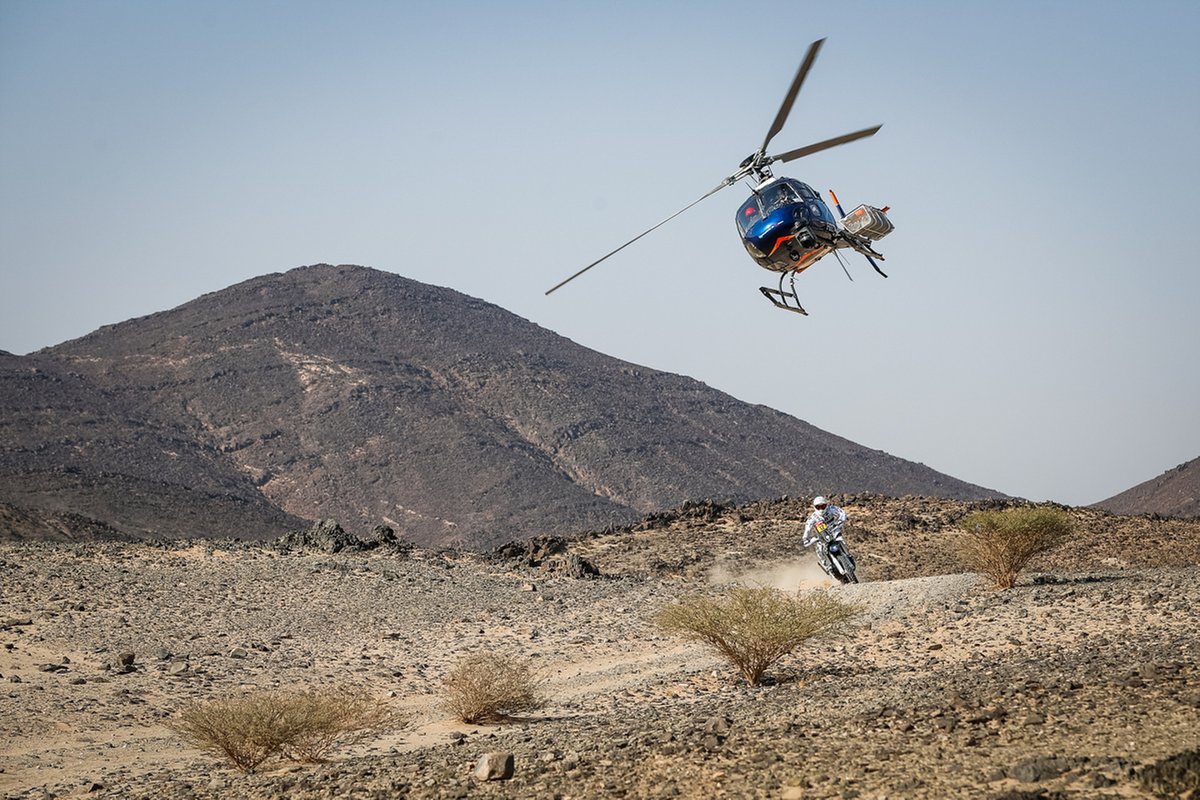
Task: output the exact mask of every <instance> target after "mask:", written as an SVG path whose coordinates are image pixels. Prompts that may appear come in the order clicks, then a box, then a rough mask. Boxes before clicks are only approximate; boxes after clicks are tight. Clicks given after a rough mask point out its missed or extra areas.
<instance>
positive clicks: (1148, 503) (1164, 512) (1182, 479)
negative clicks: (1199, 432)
mask: <svg viewBox="0 0 1200 800" xmlns="http://www.w3.org/2000/svg"><path fill="white" fill-rule="evenodd" d="M1095 507H1096V508H1102V509H1104V510H1106V511H1112V512H1114V513H1116V514H1159V515H1160V516H1164V517H1200V458H1193V459H1192V460H1191V461H1188V462H1187V463H1184V464H1180V465H1179V466H1177V467H1175V468H1174V469H1169V470H1167V471H1166V472H1164V473H1163V474H1162V475H1159V476H1158V477H1157V478H1151V479H1150V480H1148V481H1146V482H1145V483H1139V484H1138V485H1137V486H1134V487H1133V488H1131V489H1126V490H1125V491H1123V492H1121V493H1120V494H1117V495H1113V496H1112V497H1110V498H1108V499H1107V500H1101V501H1100V502H1099V503H1096V504H1095Z"/></svg>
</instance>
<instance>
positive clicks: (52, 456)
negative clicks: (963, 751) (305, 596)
mask: <svg viewBox="0 0 1200 800" xmlns="http://www.w3.org/2000/svg"><path fill="white" fill-rule="evenodd" d="M829 486H838V487H843V488H845V489H847V490H854V491H874V492H880V493H885V494H891V495H904V494H930V495H936V496H940V497H954V498H981V497H997V496H1000V495H999V493H997V492H994V491H990V490H988V489H986V488H983V487H979V486H974V485H972V484H970V483H967V482H965V481H962V480H958V479H956V478H953V477H950V476H948V475H944V474H941V473H939V472H937V471H935V470H933V469H930V468H929V467H926V466H924V465H922V464H917V463H914V462H912V461H906V460H904V459H902V458H897V457H896V456H893V455H889V454H888V453H884V452H881V451H879V450H872V449H870V448H869V447H864V446H862V445H859V444H856V443H854V442H851V441H848V440H846V439H843V438H841V437H839V436H836V435H834V434H832V433H829V432H826V431H823V430H820V429H818V428H816V427H814V426H812V425H810V424H808V423H806V422H805V421H803V420H801V419H797V418H795V417H791V416H788V415H786V414H782V413H780V412H778V411H774V410H772V409H769V408H766V407H764V406H759V405H753V404H750V403H745V402H742V401H740V400H738V399H736V398H734V397H731V396H729V395H727V394H724V393H722V392H719V391H717V390H715V389H713V388H711V387H709V386H706V385H704V384H703V383H700V382H699V381H696V380H693V379H691V378H687V377H685V376H681V375H672V374H670V373H665V372H660V371H657V370H653V369H648V368H645V367H641V366H638V365H636V364H630V363H628V362H625V361H621V360H619V359H615V358H611V357H609V356H605V355H603V354H601V353H597V352H595V351H593V350H589V349H587V348H585V347H581V346H579V345H577V344H575V343H574V342H571V341H569V340H567V339H564V338H563V337H561V336H558V335H556V334H554V333H552V332H550V331H548V330H545V329H543V328H541V327H539V326H537V325H534V324H533V323H531V322H529V321H527V320H524V319H521V318H520V317H517V316H516V315H514V314H511V313H509V312H507V311H505V310H504V309H502V308H499V307H497V306H494V305H492V304H490V303H486V302H483V301H482V300H478V299H475V298H472V297H468V296H466V295H463V294H460V293H458V292H454V291H451V290H449V289H443V288H439V287H436V286H429V285H426V284H423V283H418V282H416V281H411V280H408V279H405V278H402V277H400V276H398V275H393V274H390V273H386V272H380V271H378V270H372V269H367V268H365V267H355V266H337V267H335V266H330V265H327V264H325V265H316V266H312V267H302V268H298V269H294V270H291V271H289V272H286V273H282V274H272V275H264V276H262V277H260V278H255V279H253V280H250V281H246V282H244V283H241V284H238V285H236V286H231V287H229V288H227V289H223V290H221V291H219V292H214V293H211V294H207V295H204V296H203V297H200V298H197V299H196V300H193V301H191V302H189V303H186V304H184V305H182V306H180V307H178V308H175V309H172V310H170V311H164V312H161V313H158V314H153V315H150V316H147V317H142V318H140V319H135V320H129V321H127V322H123V323H120V324H117V325H111V326H106V327H104V328H101V329H99V330H97V331H95V332H93V333H91V334H89V335H87V336H84V337H82V338H80V339H76V340H73V341H70V342H65V343H63V344H60V345H57V346H55V347H51V348H47V349H44V350H41V351H38V352H37V353H34V354H31V355H29V356H14V355H11V354H0V503H2V504H7V505H8V506H10V507H11V509H12V511H11V513H10V518H9V523H10V524H9V525H5V526H0V538H8V539H15V538H26V539H29V538H44V537H45V536H47V535H48V533H49V534H53V535H56V536H57V538H64V539H70V538H80V533H79V528H78V526H72V525H69V524H66V523H67V522H68V521H69V520H70V519H74V520H76V521H78V522H80V523H82V526H83V527H84V528H85V529H86V530H88V531H92V532H94V531H97V530H109V531H113V532H115V533H116V534H117V535H123V536H138V537H154V538H165V539H172V538H197V537H206V536H207V537H241V538H243V539H245V538H257V539H270V538H275V537H277V536H279V535H281V534H283V533H285V532H286V531H288V530H292V529H294V528H296V527H297V526H298V525H299V524H300V523H299V520H300V519H303V520H309V521H311V520H316V519H321V518H324V517H330V516H331V517H335V518H337V519H340V520H342V521H343V522H344V523H346V524H347V525H353V526H355V527H360V528H361V527H370V526H373V525H376V524H386V525H389V526H390V527H392V528H393V529H395V530H396V532H397V533H398V534H399V535H400V536H401V538H404V539H406V540H408V541H411V542H414V543H417V544H420V545H422V546H427V547H440V546H455V547H461V548H465V549H479V550H486V549H488V548H490V547H493V546H495V545H498V544H501V543H503V542H504V541H506V540H507V539H509V538H513V537H515V536H525V535H535V534H539V533H545V532H555V533H560V534H574V533H578V532H581V531H586V530H593V529H599V528H604V527H607V526H610V525H625V524H629V523H632V522H635V521H637V520H638V519H639V518H640V517H641V516H642V515H643V514H645V513H648V512H650V511H654V510H657V509H661V508H668V507H671V506H675V505H678V504H680V503H682V502H684V501H686V500H696V499H701V498H705V497H717V498H721V499H725V500H737V501H741V502H744V501H748V500H752V499H755V498H760V497H771V496H777V495H779V494H782V493H785V492H787V493H793V494H800V493H813V492H817V491H825V490H826V488H827V487H829ZM65 515H74V516H73V517H67V516H65Z"/></svg>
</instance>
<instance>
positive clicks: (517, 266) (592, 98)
mask: <svg viewBox="0 0 1200 800" xmlns="http://www.w3.org/2000/svg"><path fill="white" fill-rule="evenodd" d="M820 37H828V41H827V42H826V45H825V48H824V50H823V52H822V54H821V57H820V59H819V60H818V62H817V64H816V67H815V69H814V70H813V72H812V73H811V74H810V76H809V79H808V82H807V84H806V85H805V88H804V91H803V93H802V94H801V96H800V99H799V101H798V102H797V105H796V108H795V110H794V111H793V113H792V116H791V119H790V120H789V121H788V124H787V126H786V127H785V128H784V130H783V131H782V133H780V134H779V135H778V136H777V137H776V138H775V140H774V142H773V145H774V147H773V148H772V149H773V150H776V151H779V150H786V149H791V148H794V147H798V146H800V145H804V144H808V143H810V142H813V141H817V140H820V139H824V138H827V137H830V136H835V135H838V134H841V133H845V132H849V131H852V130H857V129H859V128H863V127H867V126H869V125H873V124H877V123H883V125H884V127H883V130H882V131H881V132H880V133H879V135H877V136H875V137H874V138H873V139H868V140H865V141H862V142H857V143H854V144H851V145H848V146H846V147H843V148H839V149H835V150H831V151H828V152H826V153H822V154H819V155H816V156H813V157H811V158H808V159H804V160H801V161H797V162H793V163H792V164H790V165H787V168H786V169H777V173H783V174H789V175H793V176H795V177H799V178H801V179H803V180H805V181H807V182H809V183H811V184H812V185H813V186H814V187H815V188H816V189H818V190H819V191H822V192H824V191H827V190H828V189H830V188H834V189H835V190H836V191H837V192H838V195H839V197H840V198H841V199H842V201H843V204H845V205H846V206H847V207H850V206H853V205H856V204H858V203H860V202H870V203H873V204H875V205H889V206H891V208H892V212H891V215H892V218H893V221H894V222H895V223H896V225H897V230H896V232H895V233H893V234H892V235H891V236H890V237H888V238H887V239H885V240H884V241H883V242H881V249H882V250H883V252H884V253H885V254H886V255H887V262H886V264H885V265H884V268H885V271H886V272H888V274H889V275H890V276H891V277H890V278H889V279H887V280H884V279H882V278H880V277H878V276H877V275H875V274H874V273H873V272H872V271H871V270H870V268H869V267H868V266H867V265H866V264H865V263H863V262H862V261H861V260H854V261H852V263H851V271H852V274H853V275H854V278H855V281H854V282H853V283H850V282H849V281H847V280H846V277H845V276H844V275H843V273H842V270H841V269H840V268H839V267H838V265H837V262H836V261H834V260H833V259H832V258H829V259H826V260H824V261H822V262H821V263H820V264H819V265H817V266H816V267H814V268H813V269H811V270H809V271H808V272H807V273H805V274H804V275H803V276H802V277H801V278H800V279H799V280H798V282H797V285H798V287H799V290H800V293H801V297H802V299H803V301H804V304H805V306H806V307H807V308H808V309H809V311H810V313H811V316H810V317H808V318H801V317H799V316H797V315H793V314H787V313H785V312H779V311H776V310H774V309H772V308H771V307H770V306H769V305H768V304H767V303H766V301H765V300H764V299H763V298H762V297H761V296H760V295H759V293H758V287H759V286H762V285H773V284H774V276H773V275H772V274H770V273H768V272H766V271H764V270H761V269H759V268H758V267H756V266H755V265H754V264H753V263H752V262H751V261H750V260H749V258H747V256H746V255H745V253H744V251H743V250H742V248H741V245H740V244H739V242H738V239H737V236H736V234H735V232H734V227H733V212H734V210H735V209H736V208H737V206H738V204H739V203H740V202H741V201H742V200H743V199H744V197H745V195H746V192H745V191H744V188H743V187H741V186H736V187H732V188H730V189H726V190H725V191H724V192H722V193H719V194H717V195H715V196H714V197H712V198H709V199H708V200H706V201H705V202H704V203H702V204H701V205H699V206H697V207H696V208H695V209H693V210H691V211H690V212H688V214H686V215H684V216H682V217H680V218H679V219H677V220H675V221H673V222H671V223H670V224H669V225H667V226H665V227H663V228H661V229H660V230H658V231H656V232H655V233H654V234H652V235H651V236H649V237H647V238H646V239H644V240H642V241H641V242H639V243H637V244H636V245H634V246H633V247H630V248H629V249H627V250H625V251H623V252H622V253H621V254H620V255H618V256H616V257H614V258H613V259H610V260H609V261H608V262H606V263H605V264H604V265H602V266H600V267H598V268H596V269H594V270H592V271H591V272H589V273H588V274H587V275H586V276H584V277H582V278H580V279H578V280H577V281H575V282H574V283H572V284H570V285H569V286H567V287H565V288H564V289H562V290H561V291H559V292H557V293H555V294H554V295H552V296H550V297H545V296H543V294H542V293H543V292H544V291H545V289H547V288H548V287H550V286H551V285H553V284H554V283H556V282H557V281H558V280H560V279H561V278H563V277H565V276H566V275H569V274H570V273H572V272H574V271H575V270H577V269H579V268H580V267H582V266H583V265H585V264H587V263H588V262H590V261H592V260H593V259H594V258H596V257H598V256H599V255H601V254H603V253H604V252H607V251H608V250H609V249H611V248H612V247H615V246H616V245H618V244H620V243H621V242H622V241H624V240H626V239H628V238H629V237H631V236H633V235H634V234H636V233H638V232H639V231H641V230H643V229H644V228H646V227H649V226H650V225H651V224H653V223H654V222H656V221H658V220H659V219H661V218H663V217H665V216H666V215H668V214H670V213H671V212H673V211H675V210H677V209H679V208H681V207H682V206H684V205H686V204H687V203H689V202H691V201H692V200H693V199H695V198H696V197H699V196H700V195H701V194H703V193H704V192H705V191H707V190H708V189H710V188H712V187H713V186H715V185H716V184H717V183H718V182H719V181H720V180H721V179H722V178H724V177H725V176H726V175H728V174H729V173H730V172H732V171H733V170H734V169H735V168H736V166H737V165H738V163H739V162H740V161H741V160H742V159H743V158H744V157H745V156H746V155H747V154H749V153H750V152H751V151H752V150H753V149H755V148H756V147H757V146H758V144H759V143H760V142H761V141H762V137H763V135H764V134H765V133H766V129H767V127H768V126H769V125H770V122H771V120H772V118H773V117H774V115H775V112H776V110H777V109H778V107H779V103H780V101H781V99H782V96H783V93H784V91H785V90H786V88H787V85H788V82H789V81H790V79H791V77H792V75H793V73H794V71H795V69H796V66H797V64H798V63H799V61H800V59H801V57H802V56H803V54H804V51H805V49H806V48H807V46H808V44H809V43H810V42H811V41H813V40H814V39H817V38H820ZM1198 39H1200V3H1197V2H1194V0H1178V1H1174V0H1157V1H1156V0H1143V1H1142V2H1103V0H1096V1H1094V2H1027V1H1026V0H1017V1H1016V2H987V3H985V2H957V1H955V2H951V1H950V0H947V1H946V2H907V3H896V2H869V1H864V0H860V1H859V2H855V3H832V2H820V3H817V2H797V1H796V0H788V1H787V2H776V1H775V0H766V1H765V2H753V3H744V2H743V3H732V2H694V3H688V4H680V3H677V2H636V3H635V2H624V1H623V0H617V1H616V2H606V3H592V2H587V3H579V2H563V1H562V0H559V1H558V2H521V0H514V1H513V2H503V3H502V2H442V3H415V2H386V3H384V2H379V3H374V2H346V3H334V2H320V3H316V2H224V1H223V0H215V1H213V0H209V1H206V2H171V1H170V0H151V1H147V2H134V1H132V0H110V1H109V2H63V1H61V0H0V278H2V281H3V291H2V292H0V349H5V350H9V351H11V352H16V353H27V352H30V351H33V350H36V349H38V348H41V347H46V346H49V345H53V344H57V343H59V342H62V341H65V340H67V339H71V338H75V337H77V336H81V335H83V334H85V333H88V332H90V331H92V330H94V329H95V328H97V327H99V326H100V325H104V324H110V323H116V322H121V321H123V320H126V319H129V318H131V317H135V316H141V315H144V314H149V313H152V312H155V311H160V310H164V309H167V308H172V307H174V306H176V305H179V304H181V303H185V302H187V301H189V300H191V299H193V298H195V297H197V296H199V295H200V294H203V293H205V292H210V291H215V290H219V289H222V288H224V287H226V286H228V285H231V284H233V283H236V282H238V281H241V280H244V279H247V278H250V277H253V276H256V275H261V274H264V273H268V272H278V271H283V270H286V269H289V268H291V267H295V266H299V265H303V264H311V263H317V262H331V263H357V264H363V265H366V266H371V267H375V268H378V269H383V270H388V271H391V272H395V273H398V274H401V275H405V276H407V277H411V278H415V279H417V280H421V281H425V282H428V283H433V284H437V285H441V286H449V287H452V288H454V289H458V290H460V291H463V292H466V293H468V294H471V295H474V296H477V297H481V298H483V299H485V300H488V301H490V302H493V303H496V304H498V305H500V306H503V307H505V308H507V309H509V310H511V311H513V312H514V313H516V314H519V315H521V316H522V317H525V318H527V319H530V320H532V321H534V322H536V323H538V324H540V325H542V326H543V327H546V328H549V329H551V330H554V331H557V332H558V333H561V334H562V335H564V336H567V337H569V338H571V339H573V340H575V341H577V342H579V343H581V344H583V345H586V346H588V347H591V348H594V349H596V350H599V351H601V352H604V353H607V354H609V355H612V356H617V357H619V358H623V359H626V360H629V361H632V362H635V363H638V364H642V365H646V366H649V367H653V368H656V369H661V370H666V371H670V372H676V373H682V374H685V375H690V376H692V377H695V378H697V379H699V380H702V381H704V382H705V383H707V384H709V385H711V386H713V387H716V388H718V389H721V390H723V391H725V392H728V393H729V394H731V395H733V396H735V397H738V398H740V399H742V400H746V401H749V402H754V403H763V404H766V405H769V406H772V407H774V408H777V409H779V410H781V411H785V412H787V413H789V414H792V415H794V416H797V417H799V418H801V419H804V420H807V421H808V422H811V423H812V424H814V425H817V426H819V427H821V428H824V429H826V430H829V431H832V432H834V433H837V434H839V435H841V436H845V437H847V438H849V439H852V440H854V441H856V442H859V443H861V444H864V445H867V446H869V447H874V448H878V449H881V450H886V451H888V452H890V453H893V454H895V455H898V456H901V457H903V458H908V459H912V460H915V461H921V462H924V463H926V464H928V465H929V466H931V467H934V468H935V469H938V470H941V471H944V472H947V473H950V474H952V475H954V476H956V477H959V478H962V479H965V480H968V481H972V482H975V483H979V484H982V485H985V486H988V487H991V488H995V489H999V490H1001V491H1004V492H1008V493H1010V494H1016V495H1020V496H1024V497H1029V498H1031V499H1036V500H1044V499H1050V500H1056V501H1060V502H1065V503H1070V504H1085V503H1091V502H1095V501H1097V500H1101V499H1103V498H1105V497H1108V496H1110V495H1112V494H1114V493H1116V492H1118V491H1122V490H1124V489H1126V488H1128V487H1130V486H1132V485H1134V484H1136V483H1139V482H1141V481H1143V480H1146V479H1149V478H1151V477H1154V476H1156V475H1158V474H1159V473H1161V472H1163V471H1164V470H1166V469H1169V468H1171V467H1173V466H1175V465H1177V464H1179V463H1182V462H1184V461H1187V460H1189V459H1191V458H1194V457H1196V456H1198V455H1200V311H1198V309H1197V305H1198V301H1200V269H1198V266H1200V265H1198V263H1197V262H1198V260H1200V256H1198V254H1200V219H1198V213H1197V210H1196V207H1197V194H1198V186H1200V168H1198V166H1200V157H1198V155H1197V149H1198V148H1197V142H1198V138H1200V137H1198V136H1197V131H1198V130H1200V124H1198V123H1200V89H1198V87H1200V56H1198V55H1197V53H1198V52H1200V48H1198V47H1197V46H1196V42H1197V40H1198ZM837 490H838V487H836V486H831V487H829V491H831V492H836V491H837Z"/></svg>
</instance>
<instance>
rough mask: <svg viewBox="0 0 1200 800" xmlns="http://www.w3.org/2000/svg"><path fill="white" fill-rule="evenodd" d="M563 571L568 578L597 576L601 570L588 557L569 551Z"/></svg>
mask: <svg viewBox="0 0 1200 800" xmlns="http://www.w3.org/2000/svg"><path fill="white" fill-rule="evenodd" d="M562 571H563V573H564V574H566V576H567V577H568V578H596V577H599V576H600V570H598V569H597V568H596V565H595V564H593V563H592V562H590V561H588V560H587V559H586V558H584V557H582V556H580V555H577V554H575V553H569V554H568V555H567V557H566V559H565V564H564V565H563V568H562Z"/></svg>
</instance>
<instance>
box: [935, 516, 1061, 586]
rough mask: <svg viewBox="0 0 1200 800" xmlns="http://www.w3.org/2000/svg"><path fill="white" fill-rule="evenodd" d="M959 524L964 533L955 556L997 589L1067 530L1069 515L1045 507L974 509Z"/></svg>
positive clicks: (1055, 543) (1054, 544)
mask: <svg viewBox="0 0 1200 800" xmlns="http://www.w3.org/2000/svg"><path fill="white" fill-rule="evenodd" d="M960 524H961V526H962V528H963V530H964V531H965V533H964V535H963V537H962V541H961V544H960V547H959V549H958V557H959V559H960V560H961V561H962V563H963V564H964V565H965V566H966V567H967V569H969V570H971V571H972V572H977V573H979V574H980V575H983V576H985V577H987V578H990V579H991V580H992V582H993V583H994V584H995V585H996V587H997V588H999V589H1011V588H1012V587H1013V586H1014V585H1015V584H1016V582H1017V576H1018V575H1019V574H1020V573H1021V571H1022V570H1023V569H1025V567H1026V566H1027V565H1028V564H1029V562H1030V561H1031V560H1032V559H1033V558H1034V557H1035V556H1037V555H1040V554H1042V553H1045V552H1048V551H1050V550H1052V549H1054V548H1055V547H1057V546H1058V545H1059V544H1061V543H1062V542H1063V540H1065V539H1066V537H1067V536H1068V535H1070V533H1071V517H1070V516H1069V515H1068V514H1067V513H1066V512H1064V511H1060V510H1059V509H1056V508H1049V507H1046V506H1027V507H1018V508H1006V509H1002V510H989V511H976V512H974V513H972V514H968V515H967V516H966V517H964V518H963V520H962V522H961V523H960Z"/></svg>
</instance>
